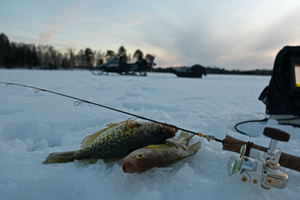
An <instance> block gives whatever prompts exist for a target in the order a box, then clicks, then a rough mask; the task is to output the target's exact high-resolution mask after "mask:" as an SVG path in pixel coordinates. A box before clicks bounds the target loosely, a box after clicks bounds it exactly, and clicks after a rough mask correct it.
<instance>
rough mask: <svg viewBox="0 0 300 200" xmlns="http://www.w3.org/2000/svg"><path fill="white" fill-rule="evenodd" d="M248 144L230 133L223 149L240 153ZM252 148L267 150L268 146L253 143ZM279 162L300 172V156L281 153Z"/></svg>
mask: <svg viewBox="0 0 300 200" xmlns="http://www.w3.org/2000/svg"><path fill="white" fill-rule="evenodd" d="M245 144H247V142H245V141H242V140H239V139H236V138H234V137H231V136H229V135H226V138H225V139H224V140H223V148H222V149H223V150H226V151H232V152H236V153H240V149H241V147H242V146H244V145H245ZM252 148H254V149H257V150H260V151H264V152H267V150H268V148H266V147H262V146H259V145H256V144H253V145H252ZM279 164H280V165H281V166H282V167H286V168H289V169H292V170H295V171H298V172H300V157H297V156H294V155H290V154H287V153H283V152H282V153H281V157H280V160H279Z"/></svg>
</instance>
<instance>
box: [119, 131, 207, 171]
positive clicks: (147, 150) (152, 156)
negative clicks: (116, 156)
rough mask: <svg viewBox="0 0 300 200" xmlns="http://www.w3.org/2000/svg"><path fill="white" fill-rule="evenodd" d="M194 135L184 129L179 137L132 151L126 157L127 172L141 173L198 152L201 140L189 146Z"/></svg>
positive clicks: (124, 169) (124, 162)
mask: <svg viewBox="0 0 300 200" xmlns="http://www.w3.org/2000/svg"><path fill="white" fill-rule="evenodd" d="M193 136H194V135H191V134H188V133H187V132H184V131H182V132H181V133H180V136H179V138H178V139H175V138H169V139H167V140H165V141H164V142H162V143H160V144H156V145H149V146H147V147H143V148H140V149H137V150H135V151H133V152H131V153H130V154H129V155H128V156H126V157H125V158H124V161H123V165H122V168H123V171H124V172H125V173H135V172H136V173H140V172H143V171H146V170H148V169H151V168H153V167H164V166H167V165H169V164H172V163H174V162H176V161H178V160H181V159H183V158H186V157H189V156H191V155H194V154H195V153H197V151H198V150H199V149H200V147H201V142H200V141H199V142H197V143H195V144H193V145H191V146H188V143H189V141H190V139H191V138H192V137H193Z"/></svg>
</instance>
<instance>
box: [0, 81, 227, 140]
mask: <svg viewBox="0 0 300 200" xmlns="http://www.w3.org/2000/svg"><path fill="white" fill-rule="evenodd" d="M0 84H6V86H7V87H8V86H9V85H15V86H21V87H26V88H31V89H35V93H36V94H37V93H39V92H40V91H43V92H49V93H52V94H56V95H59V96H63V97H67V98H70V99H75V100H77V101H75V102H74V105H75V106H78V105H79V104H81V103H88V104H92V105H95V106H100V107H102V108H106V109H110V110H113V111H116V112H120V113H123V114H126V115H131V116H133V117H137V118H139V119H143V120H147V121H151V122H154V123H158V124H163V125H166V126H169V127H171V128H176V129H178V130H181V131H185V132H188V133H192V134H194V135H198V136H200V137H205V138H206V139H207V140H208V141H210V140H215V141H217V142H222V140H220V139H217V138H215V137H214V136H211V135H204V134H202V133H200V134H199V133H196V132H193V131H189V130H186V129H183V128H180V127H176V126H173V125H170V124H166V123H162V122H159V121H156V120H153V119H149V118H146V117H143V116H139V115H135V114H132V113H129V112H125V111H122V110H118V109H115V108H111V107H108V106H104V105H101V104H98V103H94V102H91V101H87V100H84V99H80V98H77V97H73V96H69V95H66V94H61V93H58V92H53V91H50V90H46V89H42V88H38V87H33V86H28V85H22V84H17V83H8V82H0Z"/></svg>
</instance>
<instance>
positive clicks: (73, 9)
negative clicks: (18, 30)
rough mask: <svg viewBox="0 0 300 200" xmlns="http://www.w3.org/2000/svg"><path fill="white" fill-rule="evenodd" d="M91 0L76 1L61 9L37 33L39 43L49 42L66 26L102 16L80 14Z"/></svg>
mask: <svg viewBox="0 0 300 200" xmlns="http://www.w3.org/2000/svg"><path fill="white" fill-rule="evenodd" d="M91 2H92V1H86V0H85V1H82V0H81V1H78V2H77V3H75V4H73V5H71V6H69V7H67V8H65V9H63V10H61V11H60V12H58V13H57V14H55V15H54V16H53V17H51V18H50V19H49V20H48V21H47V22H46V23H45V25H46V27H47V29H46V30H45V31H43V32H42V33H41V34H40V35H39V43H40V44H45V43H49V42H51V41H52V40H53V39H54V37H55V36H56V35H57V34H58V33H59V32H61V31H62V30H63V29H65V28H66V27H68V26H70V25H73V24H76V23H82V22H87V21H97V20H101V19H102V18H99V17H96V18H84V17H82V15H83V14H84V12H85V11H86V10H87V8H88V7H89V6H90V4H91Z"/></svg>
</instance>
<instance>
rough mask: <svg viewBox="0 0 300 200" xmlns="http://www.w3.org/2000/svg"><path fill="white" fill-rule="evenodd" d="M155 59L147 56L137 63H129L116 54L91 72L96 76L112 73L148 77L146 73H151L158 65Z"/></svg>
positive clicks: (152, 56)
mask: <svg viewBox="0 0 300 200" xmlns="http://www.w3.org/2000/svg"><path fill="white" fill-rule="evenodd" d="M154 58H155V56H154V55H151V54H147V55H146V58H145V59H139V60H137V61H136V62H135V63H127V62H122V61H121V59H120V57H119V56H118V54H115V55H114V56H113V57H112V58H111V59H110V60H109V61H108V62H107V63H104V64H101V65H99V66H97V67H96V68H95V69H94V70H91V72H92V73H93V74H94V75H102V74H104V73H105V72H106V74H108V73H109V72H112V73H118V74H120V75H140V76H147V74H146V71H150V70H151V69H152V67H153V66H154V65H156V64H155V63H154V62H153V61H154ZM138 73H139V74H138Z"/></svg>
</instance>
